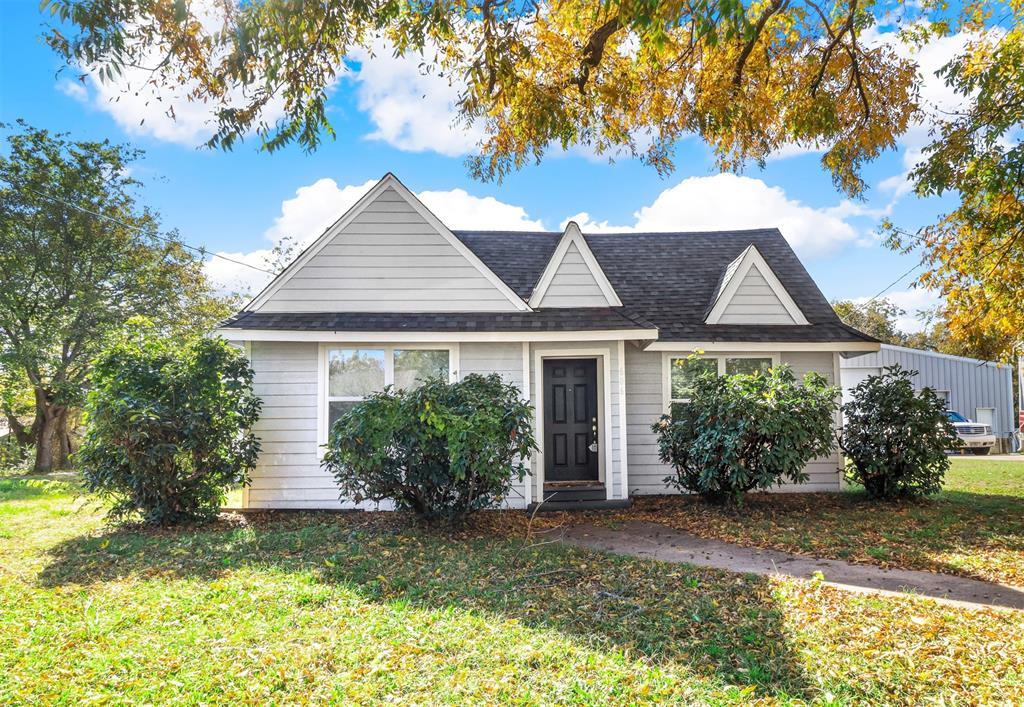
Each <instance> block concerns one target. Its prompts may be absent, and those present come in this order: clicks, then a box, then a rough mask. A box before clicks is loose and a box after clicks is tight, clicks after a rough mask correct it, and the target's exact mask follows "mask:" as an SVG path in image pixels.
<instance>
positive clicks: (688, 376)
mask: <svg viewBox="0 0 1024 707" xmlns="http://www.w3.org/2000/svg"><path fill="white" fill-rule="evenodd" d="M669 362H670V363H671V364H672V370H671V374H670V375H671V381H672V386H671V388H672V393H671V398H672V399H673V400H686V399H688V398H689V397H690V395H691V394H692V393H693V381H694V379H695V378H696V377H697V376H699V375H700V374H701V373H705V372H706V373H711V374H716V373H718V361H716V360H715V359H713V358H695V359H689V358H673V359H670V361H669Z"/></svg>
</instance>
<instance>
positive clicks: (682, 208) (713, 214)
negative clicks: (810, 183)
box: [563, 174, 865, 257]
mask: <svg viewBox="0 0 1024 707" xmlns="http://www.w3.org/2000/svg"><path fill="white" fill-rule="evenodd" d="M844 203H845V202H844ZM855 206H856V205H848V206H845V205H844V204H840V205H839V206H835V207H831V208H824V209H816V208H813V207H810V206H807V205H805V204H802V203H800V202H799V201H796V200H794V199H790V198H789V197H788V196H786V193H785V191H783V190H782V189H780V188H779V187H770V186H768V185H767V184H765V183H764V182H763V181H761V180H760V179H753V178H750V177H741V176H737V175H734V174H718V175H715V176H713V177H690V178H688V179H684V180H683V181H681V182H680V183H679V184H677V185H676V186H674V187H670V188H668V189H666V190H665V191H663V192H661V194H659V195H658V197H657V198H656V199H655V200H654V202H653V203H652V204H650V205H649V206H644V207H642V208H641V209H639V210H638V211H636V212H635V213H634V214H633V216H634V222H633V223H632V224H628V225H623V226H615V225H612V224H609V223H608V222H607V221H601V222H595V221H593V220H591V218H590V216H589V215H588V214H587V213H585V212H584V213H580V214H577V215H576V216H574V217H572V218H573V220H575V221H577V223H579V225H580V228H581V229H583V230H584V231H587V232H592V233H595V232H601V231H604V232H608V231H686V230H718V229H742V228H765V227H773V226H774V227H777V228H778V229H779V230H780V231H782V234H783V235H784V236H785V237H786V240H788V241H789V243H790V245H792V246H793V248H794V249H795V250H796V251H797V252H798V253H800V254H801V255H803V256H806V257H815V256H819V255H824V254H827V253H830V252H833V251H835V250H838V249H839V248H841V247H843V246H844V245H850V244H854V243H857V242H859V241H860V240H861V237H860V235H859V234H858V231H857V229H855V228H854V227H853V226H851V225H850V224H849V223H847V221H846V220H845V219H846V218H847V217H849V216H853V215H865V214H863V213H854V211H855V209H853V207H855ZM563 225H564V224H563Z"/></svg>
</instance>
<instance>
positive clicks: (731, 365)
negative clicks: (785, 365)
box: [725, 357, 772, 376]
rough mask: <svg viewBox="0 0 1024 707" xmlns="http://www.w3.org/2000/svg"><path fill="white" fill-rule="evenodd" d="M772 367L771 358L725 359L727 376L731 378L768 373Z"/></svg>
mask: <svg viewBox="0 0 1024 707" xmlns="http://www.w3.org/2000/svg"><path fill="white" fill-rule="evenodd" d="M771 367H772V360H771V358H733V357H730V358H727V359H725V374H726V375H729V376H733V375H736V374H738V373H742V374H744V375H751V374H753V373H767V372H768V369H770V368H771Z"/></svg>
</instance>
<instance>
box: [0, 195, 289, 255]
mask: <svg viewBox="0 0 1024 707" xmlns="http://www.w3.org/2000/svg"><path fill="white" fill-rule="evenodd" d="M4 181H6V182H7V183H8V184H10V185H11V186H15V185H14V184H13V183H12V182H10V181H8V180H4ZM15 188H18V187H15ZM21 189H24V190H25V191H27V192H29V193H31V194H35V195H36V196H38V197H41V198H43V199H48V200H50V201H52V202H55V203H58V204H63V205H64V206H66V207H68V208H70V209H75V210H76V211H81V212H82V213H86V214H89V215H90V216H95V217H96V218H101V219H104V220H106V221H110V222H111V223H116V224H118V225H119V226H123V227H124V228H130V229H132V230H133V231H137V232H138V233H142V234H145V235H148V236H152V237H153V238H156V239H157V240H160V241H163V242H164V243H170V244H173V245H179V246H181V247H182V248H187V249H188V250H191V251H195V252H196V253H199V254H200V255H204V256H206V255H209V256H210V257H212V258H220V259H221V260H225V261H227V262H229V263H234V264H235V265H241V266H242V267H246V268H251V269H252V270H258V271H259V272H262V273H266V274H267V275H276V274H277V273H275V272H274V271H273V270H267V269H266V268H261V267H259V266H256V265H252V264H250V263H246V262H244V261H242V260H235V259H234V258H229V257H228V256H226V255H221V254H220V253H213V252H211V251H209V250H207V249H206V248H201V247H198V246H194V245H190V244H188V243H185V242H184V241H182V240H180V239H177V238H173V237H171V236H170V235H169V234H162V233H160V232H159V231H157V230H156V229H152V230H151V231H150V230H147V229H145V228H141V227H140V226H133V225H132V224H130V223H125V222H124V221H122V220H120V219H116V218H114V217H113V216H107V215H106V214H101V213H99V212H98V211H93V210H92V209H87V208H85V207H84V206H79V205H78V204H72V203H71V202H70V201H65V200H64V199H61V198H60V197H58V196H53V195H51V194H44V193H43V192H39V191H36V190H35V189H29V188H28V187H21Z"/></svg>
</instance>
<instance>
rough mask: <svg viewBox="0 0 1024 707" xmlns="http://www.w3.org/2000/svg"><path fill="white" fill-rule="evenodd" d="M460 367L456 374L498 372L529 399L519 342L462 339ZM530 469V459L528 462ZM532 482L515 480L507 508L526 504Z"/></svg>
mask: <svg viewBox="0 0 1024 707" xmlns="http://www.w3.org/2000/svg"><path fill="white" fill-rule="evenodd" d="M459 359H460V361H461V362H460V364H459V365H460V366H461V370H460V371H459V377H460V378H461V377H465V376H467V375H469V374H470V373H479V374H481V375H488V374H490V373H497V374H499V375H500V376H501V377H502V379H503V380H505V381H506V382H507V383H511V384H512V385H514V386H516V387H517V388H519V390H520V391H525V392H524V394H523V397H524V398H525V399H529V398H530V395H529V391H528V390H526V386H524V384H523V345H522V343H520V342H493V343H490V342H488V343H463V344H460V345H459ZM531 469H532V462H531ZM529 483H531V476H529V475H528V476H527V477H526V478H525V479H523V481H522V482H521V483H516V484H515V485H514V486H513V488H512V492H511V493H510V494H509V498H508V499H507V503H506V505H507V506H508V507H509V508H525V507H526V503H527V500H526V499H527V488H526V485H527V484H529Z"/></svg>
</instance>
